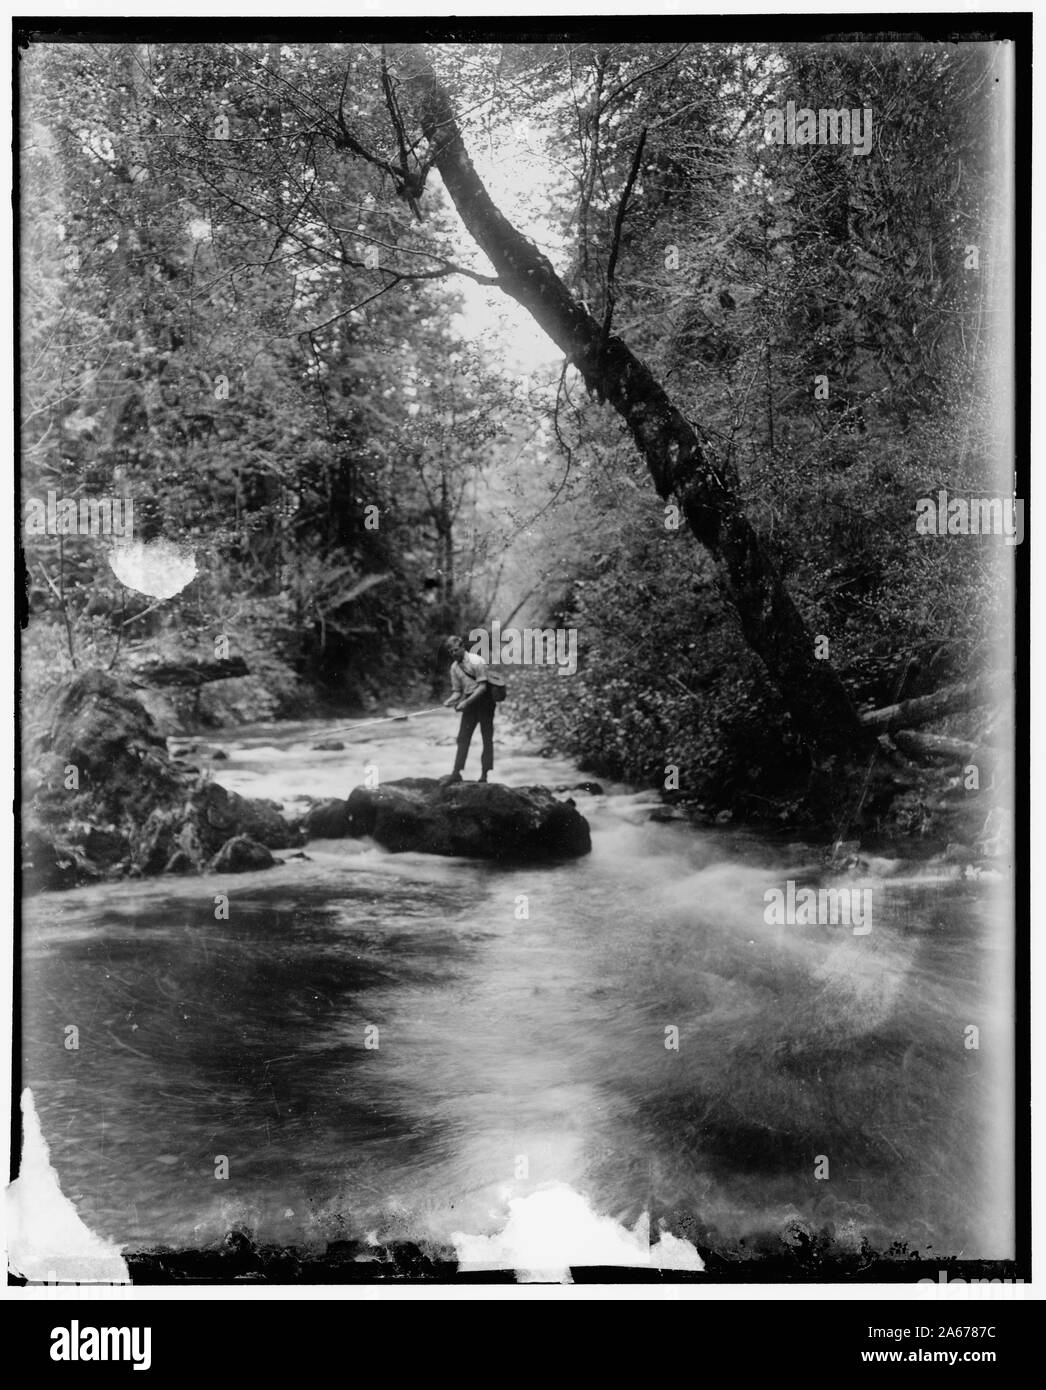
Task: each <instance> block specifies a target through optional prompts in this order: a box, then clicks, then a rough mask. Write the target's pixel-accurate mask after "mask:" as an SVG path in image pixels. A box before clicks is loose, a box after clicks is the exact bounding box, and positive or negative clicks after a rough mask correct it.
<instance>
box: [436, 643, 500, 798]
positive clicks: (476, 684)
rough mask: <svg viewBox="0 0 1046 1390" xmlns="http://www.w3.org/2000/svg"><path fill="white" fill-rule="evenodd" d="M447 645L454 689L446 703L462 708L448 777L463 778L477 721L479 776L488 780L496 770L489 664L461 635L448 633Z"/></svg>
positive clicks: (482, 780) (451, 780)
mask: <svg viewBox="0 0 1046 1390" xmlns="http://www.w3.org/2000/svg"><path fill="white" fill-rule="evenodd" d="M445 646H446V650H447V651H448V652H449V653H450V656H451V667H450V680H451V684H452V685H453V687H454V693H453V695H451V696H450V698H449V699H447V700H444V701H443V703H444V705H445V706H446V705H453V706H454V708H455V709H457V710H460V711H461V725H460V727H459V729H458V754H457V757H456V758H455V759H454V771H453V772H452V773H451V774H450V776H449V777H448V778H447V781H448V782H460V781H461V774H462V772H463V771H464V768H465V761H466V759H467V758H468V755H469V744H470V743H471V742H472V735H473V734H474V733H475V731H476V725H477V724H478V725H479V731H480V734H481V736H482V738H483V757H482V761H481V763H480V769H481V773H482V775H481V776H480V779H479V780H480V781H481V782H485V781H486V780H487V774H488V772H492V771H493V770H494V696H493V695H492V693H491V690H490V686H489V685H488V684H487V664H486V662H485V661H483V659H482V658H481V657H478V656H476V654H475V653H474V652H470V651H468V650H466V647H465V643H464V642H463V641H462V640H461V638H460V637H448V638H447V641H446V643H445Z"/></svg>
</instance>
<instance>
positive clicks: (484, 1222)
mask: <svg viewBox="0 0 1046 1390" xmlns="http://www.w3.org/2000/svg"><path fill="white" fill-rule="evenodd" d="M454 727H455V720H454V717H453V715H451V714H450V712H449V711H448V712H446V713H441V714H436V715H429V716H425V717H421V718H417V719H412V720H411V721H410V722H409V723H402V722H399V723H385V724H379V725H374V726H370V727H365V728H361V729H358V730H356V731H354V732H353V733H352V734H339V735H337V736H338V737H341V738H344V739H345V742H346V748H345V751H343V752H316V751H312V749H311V745H312V744H313V743H314V742H316V741H317V740H318V739H321V738H323V737H330V736H331V726H330V725H329V724H322V723H318V722H314V723H307V724H302V723H299V724H286V723H284V724H273V725H267V726H258V727H255V728H252V729H249V730H239V731H236V732H235V733H234V734H228V735H222V736H220V737H218V738H217V739H215V738H210V737H208V738H207V739H206V742H207V743H208V744H212V745H214V744H217V745H219V746H221V747H222V748H224V749H225V751H226V752H227V754H228V761H226V762H217V763H214V764H213V769H214V773H215V776H216V778H217V780H219V781H221V782H222V783H223V784H224V785H226V786H227V787H229V788H230V789H234V790H237V791H241V792H243V793H245V794H250V795H256V796H266V797H272V798H274V799H276V800H278V801H280V802H281V803H284V804H286V805H287V806H288V807H293V806H294V805H295V799H296V798H300V797H301V795H302V794H303V793H307V794H309V795H312V796H316V797H321V796H327V795H330V796H334V795H340V796H345V795H347V794H348V790H349V788H350V787H352V786H353V785H355V784H356V783H359V782H362V781H363V778H364V765H365V763H368V762H370V763H373V764H375V765H376V766H377V768H378V769H379V773H380V776H381V779H382V780H383V781H387V780H391V779H393V778H396V777H402V776H409V775H414V776H419V775H421V776H424V775H429V776H436V775H439V774H441V773H443V772H445V771H447V770H448V768H449V766H450V761H451V758H452V756H453V754H452V749H451V747H450V744H451V742H452V735H453V731H454ZM477 743H478V740H477ZM474 763H478V746H477V747H474V749H473V752H472V756H471V759H470V765H469V769H468V771H467V774H466V775H467V776H476V775H477V770H478V769H477V767H476V766H474V765H473V764H474ZM205 765H209V764H205ZM495 776H496V777H497V778H498V780H501V781H503V782H505V783H507V784H508V785H510V786H511V785H527V784H533V783H539V782H540V783H544V784H546V785H556V784H564V783H565V784H572V783H575V782H578V781H580V780H582V774H580V773H579V772H578V771H577V769H576V768H575V767H573V766H572V765H571V764H569V763H567V762H565V761H562V760H556V759H551V758H544V757H540V756H537V755H536V754H535V753H534V752H533V751H528V750H527V749H526V748H525V747H524V746H523V744H522V741H521V740H520V739H519V738H515V737H513V735H512V734H511V731H508V732H506V730H505V729H504V728H499V731H498V766H497V769H496V773H495ZM606 792H607V795H605V796H602V797H597V796H590V795H587V794H584V793H575V794H574V795H575V799H576V801H577V804H578V808H579V809H580V810H581V811H582V812H583V814H584V815H586V816H587V817H588V819H589V820H590V822H591V825H592V841H593V849H592V854H591V855H590V856H589V857H587V858H585V859H582V860H579V861H576V862H572V863H566V864H561V865H556V866H548V867H541V868H530V869H523V868H503V867H497V866H495V865H492V864H488V863H480V862H471V861H464V860H455V859H441V858H436V857H427V856H424V855H414V854H402V855H391V854H388V853H386V852H384V851H383V850H381V849H379V848H377V847H375V846H374V845H373V844H372V843H370V842H368V841H356V840H341V841H314V842H312V843H311V844H309V845H308V846H307V847H306V853H307V856H308V858H307V859H302V858H298V859H294V858H291V857H290V853H289V852H282V853H281V856H280V857H281V858H283V859H284V860H285V861H286V862H285V863H283V864H281V865H280V866H278V867H277V868H275V869H270V870H268V871H266V872H261V873H254V874H249V875H242V876H235V875H232V876H230V875H220V876H219V875H216V876H212V877H207V878H202V879H201V878H188V879H181V878H164V879H154V880H149V881H136V882H131V881H128V882H121V883H118V884H111V885H106V886H101V887H90V888H81V889H77V890H75V891H71V892H65V893H48V894H43V895H40V896H37V897H35V898H32V899H29V900H27V901H26V903H25V908H24V927H23V973H22V997H23V1004H22V1028H23V1048H22V1053H23V1057H22V1066H23V1077H22V1080H23V1084H24V1085H25V1086H28V1087H29V1088H31V1090H32V1093H33V1098H34V1102H35V1105H36V1108H37V1112H38V1114H39V1117H40V1121H41V1125H42V1128H43V1133H44V1136H45V1138H46V1140H47V1143H48V1145H49V1147H50V1154H51V1161H52V1164H53V1166H54V1169H55V1171H56V1172H57V1174H58V1177H59V1179H60V1181H61V1185H62V1190H63V1192H64V1193H65V1194H66V1196H67V1197H68V1198H70V1199H71V1200H72V1201H73V1203H74V1204H75V1206H76V1209H77V1211H78V1212H79V1215H80V1217H81V1218H82V1220H83V1221H84V1222H85V1223H86V1224H87V1225H88V1226H89V1227H90V1228H91V1229H92V1230H93V1231H95V1232H97V1233H98V1234H99V1235H101V1236H104V1237H105V1238H107V1239H108V1240H111V1241H113V1242H115V1243H116V1244H117V1245H118V1246H120V1247H121V1248H122V1249H123V1250H124V1251H125V1252H126V1251H135V1250H139V1249H143V1248H145V1249H148V1248H152V1247H155V1246H157V1245H161V1244H164V1245H169V1246H176V1247H179V1248H187V1247H191V1248H199V1247H200V1246H203V1245H206V1244H208V1243H210V1242H214V1241H217V1240H220V1239H221V1238H222V1237H223V1236H224V1235H225V1234H226V1232H228V1231H229V1229H230V1228H231V1227H233V1226H241V1227H246V1228H249V1229H250V1230H251V1231H252V1232H253V1235H254V1238H255V1239H256V1240H257V1241H259V1242H262V1243H266V1244H269V1243H273V1244H278V1245H281V1246H283V1245H296V1246H302V1245H310V1246H312V1247H313V1248H318V1249H322V1248H323V1243H324V1242H325V1241H329V1240H338V1239H367V1238H369V1239H370V1240H371V1242H373V1241H375V1240H378V1241H381V1242H383V1243H384V1242H391V1241H399V1240H411V1241H417V1242H420V1243H422V1244H424V1243H426V1242H428V1243H431V1244H432V1245H433V1246H436V1247H442V1248H444V1249H446V1248H448V1247H451V1246H452V1245H453V1240H454V1237H455V1233H462V1232H464V1233H469V1234H470V1235H473V1236H482V1235H493V1234H494V1233H496V1232H499V1231H500V1230H501V1229H502V1228H503V1227H504V1226H505V1223H506V1219H507V1216H508V1212H509V1207H508V1203H509V1202H510V1201H511V1200H512V1199H513V1198H520V1197H526V1196H527V1195H528V1194H533V1193H536V1192H540V1191H543V1190H546V1189H548V1188H549V1185H558V1188H557V1190H565V1191H569V1192H571V1193H575V1194H579V1195H580V1197H581V1198H583V1199H584V1201H585V1202H587V1203H588V1204H589V1205H590V1207H591V1209H592V1211H593V1212H595V1213H597V1214H598V1215H599V1216H600V1217H608V1218H612V1219H613V1221H615V1222H618V1223H621V1224H622V1225H624V1226H626V1227H629V1228H631V1227H633V1225H634V1224H635V1222H636V1221H637V1220H638V1219H639V1218H640V1217H641V1216H642V1214H643V1213H644V1212H645V1213H648V1214H649V1216H650V1219H651V1223H652V1229H653V1230H654V1231H655V1232H656V1231H657V1230H659V1229H663V1230H667V1231H669V1232H672V1233H674V1234H675V1235H677V1236H680V1237H684V1238H685V1239H687V1240H689V1241H691V1242H693V1243H695V1244H696V1245H697V1246H698V1247H700V1248H703V1249H705V1250H706V1251H714V1252H716V1253H717V1254H719V1255H720V1256H722V1257H725V1258H749V1257H751V1256H752V1255H753V1254H755V1253H757V1252H758V1251H759V1249H761V1248H765V1247H766V1242H767V1241H770V1242H773V1241H775V1240H782V1239H783V1240H784V1241H785V1242H786V1243H787V1241H789V1240H795V1239H798V1238H799V1237H798V1235H797V1233H801V1232H802V1231H803V1230H804V1229H805V1230H806V1231H822V1230H824V1229H825V1228H826V1227H827V1228H829V1229H830V1230H831V1232H832V1233H833V1239H834V1240H835V1241H836V1242H838V1243H840V1244H841V1245H843V1246H844V1247H846V1246H847V1245H848V1244H849V1245H850V1246H852V1247H853V1248H854V1249H857V1248H858V1247H859V1245H860V1243H861V1241H862V1240H866V1241H867V1242H868V1244H869V1245H870V1246H871V1247H872V1248H873V1249H875V1250H878V1251H886V1250H888V1249H889V1248H890V1247H891V1246H894V1247H895V1250H896V1249H899V1248H900V1246H901V1245H907V1247H908V1249H909V1250H910V1251H915V1252H918V1253H920V1254H922V1255H925V1256H929V1257H938V1256H948V1255H951V1256H961V1257H964V1258H967V1259H972V1258H985V1259H1002V1258H1010V1257H1012V1255H1013V1212H1012V1186H1011V1170H1012V1154H1011V1147H1010V1137H1009V1136H1010V1133H1011V1131H1012V1119H1013V1116H1012V1099H1011V1098H1012V1094H1013V1085H1012V1074H1011V1070H1010V1060H1009V1059H1010V1058H1011V1057H1012V1012H1013V1002H1012V976H1013V971H1012V927H1011V921H1010V913H1009V909H1008V897H1007V893H1006V891H1005V886H1004V885H1001V884H995V885H992V884H989V883H987V882H985V881H980V882H971V881H969V880H965V879H963V877H962V876H961V874H960V872H959V871H958V870H957V869H954V868H951V867H947V868H937V869H932V868H931V867H929V866H926V867H923V868H920V869H917V870H912V869H906V868H905V867H904V866H903V865H902V864H900V863H899V862H897V861H895V862H891V861H889V860H886V859H880V860H874V861H872V863H871V864H870V865H869V867H868V871H867V872H865V873H863V874H861V875H860V876H859V882H860V883H861V884H862V885H864V886H870V887H871V889H872V894H873V898H872V902H873V903H874V912H873V916H872V921H871V925H872V930H871V931H870V932H868V933H866V934H863V935H861V934H855V933H854V932H853V931H852V930H851V929H850V928H848V927H845V926H841V925H834V926H832V925H829V926H794V925H793V926H788V925H767V924H766V922H765V920H764V893H765V891H766V890H767V889H769V888H782V889H783V888H784V885H785V883H786V880H788V879H789V878H791V879H795V880H797V881H803V882H817V881H818V879H817V878H816V875H817V873H818V861H819V854H818V853H817V852H815V851H814V850H813V849H810V848H808V847H804V846H802V845H795V844H792V845H785V844H784V843H775V842H772V841H770V840H768V839H765V838H760V837H759V836H756V835H752V834H747V833H744V832H738V831H731V830H729V829H722V830H719V829H716V830H707V829H695V828H693V827H691V826H689V825H688V824H686V823H655V822H651V821H649V820H648V818H647V811H648V809H649V807H650V805H651V803H652V801H653V798H652V796H651V795H650V794H643V795H637V794H635V793H634V792H631V791H629V789H627V788H622V787H613V786H611V785H609V784H608V785H607V786H606ZM644 808H646V809H644ZM298 809H300V805H299V806H298ZM849 881H853V882H857V881H858V878H856V877H853V876H851V879H844V878H837V879H836V880H833V882H835V883H842V882H849ZM217 894H227V895H228V898H229V916H228V920H216V918H215V895H217ZM70 1026H73V1027H75V1028H76V1029H77V1030H78V1038H77V1040H78V1044H79V1045H78V1046H77V1047H75V1048H73V1047H70V1046H67V1045H66V1044H67V1042H68V1040H69V1037H70V1034H69V1033H68V1032H67V1029H68V1028H69V1027H70ZM971 1026H972V1027H973V1028H974V1029H976V1030H977V1032H976V1033H975V1034H974V1033H971V1032H970V1031H969V1030H970V1027H971ZM375 1030H376V1031H375ZM673 1030H678V1031H677V1033H676V1032H674V1031H673ZM973 1043H976V1045H972V1044H973ZM223 1158H224V1160H225V1164H224V1168H225V1171H226V1172H227V1176H225V1177H222V1176H221V1172H222V1169H223V1164H222V1162H221V1160H222V1159H223Z"/></svg>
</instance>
